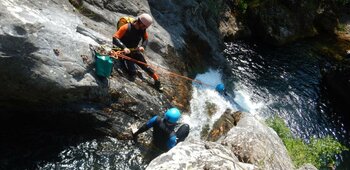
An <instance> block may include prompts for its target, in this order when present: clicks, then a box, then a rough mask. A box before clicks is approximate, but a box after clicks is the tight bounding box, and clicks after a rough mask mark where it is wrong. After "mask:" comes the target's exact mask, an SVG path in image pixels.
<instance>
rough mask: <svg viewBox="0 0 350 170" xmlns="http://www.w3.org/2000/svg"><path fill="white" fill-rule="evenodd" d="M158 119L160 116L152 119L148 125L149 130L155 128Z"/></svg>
mask: <svg viewBox="0 0 350 170" xmlns="http://www.w3.org/2000/svg"><path fill="white" fill-rule="evenodd" d="M157 118H158V116H154V117H152V118H151V119H150V120H149V121H148V122H147V123H146V126H147V128H151V127H153V125H154V124H155V123H156V122H157Z"/></svg>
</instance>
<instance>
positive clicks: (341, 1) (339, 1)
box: [336, 0, 350, 5]
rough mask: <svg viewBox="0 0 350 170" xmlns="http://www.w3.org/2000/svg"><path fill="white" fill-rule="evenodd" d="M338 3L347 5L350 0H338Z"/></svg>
mask: <svg viewBox="0 0 350 170" xmlns="http://www.w3.org/2000/svg"><path fill="white" fill-rule="evenodd" d="M336 3H337V4H338V5H346V4H349V3H350V0H336Z"/></svg>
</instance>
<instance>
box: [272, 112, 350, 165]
mask: <svg viewBox="0 0 350 170" xmlns="http://www.w3.org/2000/svg"><path fill="white" fill-rule="evenodd" d="M266 123H267V124H268V125H269V126H270V127H271V128H273V129H274V130H275V131H276V132H277V134H278V135H279V137H280V138H281V139H282V141H283V143H284V145H285V146H286V148H287V150H288V154H289V156H290V157H291V159H292V161H293V163H294V165H295V166H296V167H300V166H301V165H303V164H305V163H311V164H313V165H314V166H316V167H317V168H321V167H330V166H331V167H333V166H334V163H335V156H336V155H337V154H340V153H341V152H342V151H345V150H348V148H346V147H345V146H343V145H342V144H340V143H339V142H338V141H336V140H335V139H333V138H332V137H330V136H327V137H324V138H320V139H316V138H312V139H310V142H309V143H306V142H304V141H303V140H302V139H300V138H295V137H293V135H292V133H291V131H290V129H289V128H288V127H287V125H286V124H285V123H284V121H283V119H282V118H280V117H273V118H270V119H268V120H267V121H266Z"/></svg>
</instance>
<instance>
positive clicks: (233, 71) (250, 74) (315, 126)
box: [224, 41, 350, 169]
mask: <svg viewBox="0 0 350 170" xmlns="http://www.w3.org/2000/svg"><path fill="white" fill-rule="evenodd" d="M224 54H225V56H226V59H227V62H228V64H229V69H227V70H226V71H225V79H226V81H227V82H228V84H231V85H232V86H231V87H228V88H229V89H231V91H233V90H234V89H237V88H241V87H245V88H246V90H249V91H250V92H252V94H253V96H252V98H253V100H254V101H255V102H256V103H259V102H261V103H263V104H264V107H263V108H262V109H261V110H260V111H259V115H260V116H262V117H271V116H273V115H278V116H280V117H282V118H283V119H284V120H285V121H286V122H287V124H288V126H289V127H290V128H291V130H292V132H293V134H294V135H296V136H298V137H301V138H302V139H304V140H306V141H307V140H308V139H310V137H323V136H326V135H331V136H333V137H335V138H336V139H338V140H339V141H340V142H341V143H343V144H344V145H347V146H350V141H349V137H350V135H349V128H348V125H346V124H345V123H344V120H342V119H341V118H340V116H339V114H337V113H335V112H334V110H333V109H332V105H331V104H330V101H329V99H328V98H327V95H326V94H325V92H324V90H323V87H322V83H321V78H322V77H321V76H322V75H321V70H322V69H323V67H324V65H325V63H326V62H327V61H325V59H323V58H322V57H320V56H318V55H317V54H316V53H315V52H314V51H313V50H312V47H311V46H309V45H308V44H307V43H302V42H301V43H297V44H291V45H288V46H286V47H283V48H271V47H266V46H263V45H257V44H254V43H251V42H243V41H236V42H230V43H226V50H225V51H224ZM349 167H350V159H349V154H348V153H344V154H343V157H342V158H341V159H340V165H338V167H337V169H348V168H349Z"/></svg>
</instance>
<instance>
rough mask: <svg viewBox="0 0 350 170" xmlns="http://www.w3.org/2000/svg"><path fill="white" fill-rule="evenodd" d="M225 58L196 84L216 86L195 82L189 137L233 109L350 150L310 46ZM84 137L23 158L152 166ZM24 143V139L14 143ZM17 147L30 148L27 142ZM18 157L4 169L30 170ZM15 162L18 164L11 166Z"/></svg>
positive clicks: (58, 164)
mask: <svg viewBox="0 0 350 170" xmlns="http://www.w3.org/2000/svg"><path fill="white" fill-rule="evenodd" d="M224 55H225V57H226V61H227V64H228V67H223V68H217V69H210V70H208V71H207V72H206V73H203V74H198V75H197V76H196V79H197V80H200V81H202V82H205V84H209V85H212V86H206V85H198V84H193V94H192V99H191V101H190V104H191V106H190V109H191V114H186V113H185V115H184V116H183V119H182V121H183V122H186V123H189V124H190V126H191V132H190V135H189V137H188V138H196V139H200V136H201V133H202V130H203V129H205V128H210V127H211V126H212V125H213V123H214V122H215V120H216V119H218V118H219V117H220V116H221V114H222V113H223V112H224V111H225V110H226V109H227V108H230V109H232V110H241V111H245V112H248V113H250V114H252V115H254V116H255V117H256V118H257V119H265V118H267V117H271V116H274V115H278V116H280V117H282V118H283V119H284V120H285V121H286V123H287V124H288V126H289V127H290V129H291V130H292V132H293V134H294V135H295V136H298V137H301V138H302V139H304V140H305V141H307V140H308V139H309V138H310V137H323V136H326V135H331V136H333V137H335V138H337V139H338V140H339V141H341V142H342V143H344V144H346V145H348V146H349V132H348V130H347V129H346V128H345V125H344V124H343V123H342V120H341V119H339V118H338V117H337V116H336V115H335V114H334V113H333V112H332V108H331V107H330V105H329V101H328V99H327V97H326V96H325V95H323V92H322V88H321V73H320V70H321V66H322V59H321V58H320V57H319V56H317V55H316V54H315V53H314V52H312V50H311V48H309V47H308V46H307V45H306V44H293V45H290V46H288V47H284V48H278V49H270V48H268V47H263V46H259V45H255V44H252V43H248V42H240V41H237V42H231V43H226V49H225V51H224ZM219 83H224V84H225V86H226V89H227V92H228V93H229V95H228V97H223V96H222V95H220V94H218V93H217V92H216V91H215V90H214V88H215V85H217V84H219ZM211 107H215V111H214V112H213V113H210V109H211ZM203 113H210V114H203ZM19 128H21V127H19ZM34 130H35V135H32V134H34V132H31V133H29V134H28V133H23V137H26V138H37V139H38V140H39V141H40V140H44V139H43V138H42V136H45V135H43V133H44V134H45V133H47V134H48V135H51V136H50V140H53V141H51V142H48V141H45V140H44V141H41V142H39V143H41V144H42V146H45V144H46V145H48V144H53V143H55V142H56V143H57V142H58V143H60V142H61V140H63V142H62V143H70V142H67V140H68V141H70V138H76V135H75V134H73V135H69V136H67V135H66V136H65V137H64V136H62V135H61V136H59V135H60V132H54V133H53V132H51V131H49V132H43V131H41V130H39V129H37V128H35V129H34ZM10 132H11V131H10ZM25 135H29V136H30V137H28V136H25ZM32 136H34V137H32ZM46 136H47V135H46ZM82 138H83V140H74V141H75V142H73V143H71V144H70V145H68V146H59V147H58V148H59V149H56V150H55V152H50V149H46V150H45V149H43V150H45V152H49V153H46V154H43V153H41V152H42V151H41V150H40V149H36V150H31V151H28V152H27V153H24V154H27V155H28V156H22V158H26V159H28V160H30V159H33V157H36V155H41V156H40V157H39V158H36V159H35V160H34V164H35V165H34V167H35V169H145V167H146V166H147V163H146V161H145V160H144V158H145V156H144V154H143V153H144V152H145V151H146V150H147V149H145V148H144V146H140V145H134V144H132V143H131V141H119V140H116V139H114V138H110V137H97V138H86V136H85V137H84V136H83V137H82ZM20 139H23V138H15V139H14V140H20ZM77 141H78V142H77ZM10 142H11V140H10ZM17 143H20V144H22V145H24V146H22V147H25V144H23V142H17ZM37 148H40V146H38V147H37ZM42 155H44V156H42ZM45 155H50V157H51V158H50V159H48V158H46V159H41V158H42V157H45ZM5 157H6V154H5ZM18 157H19V156H10V157H7V158H6V159H5V158H4V159H1V164H2V166H0V169H1V167H6V168H7V169H16V167H17V168H18V167H23V166H24V167H25V166H26V165H22V166H20V162H21V161H20V159H19V158H18ZM2 158H3V157H2ZM18 160H19V161H18ZM349 160H350V159H349V157H348V155H343V156H342V157H341V158H340V159H339V162H340V165H338V168H337V169H347V168H348V167H350V166H349V162H350V161H349ZM16 162H18V164H16ZM11 163H15V164H14V165H10V164H11ZM7 165H8V166H7ZM13 167H15V168H13ZM21 169H30V168H21Z"/></svg>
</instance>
